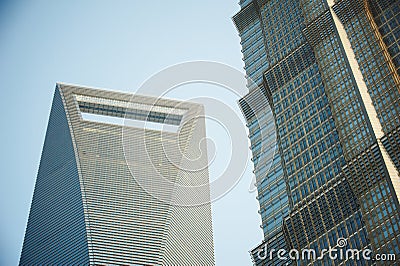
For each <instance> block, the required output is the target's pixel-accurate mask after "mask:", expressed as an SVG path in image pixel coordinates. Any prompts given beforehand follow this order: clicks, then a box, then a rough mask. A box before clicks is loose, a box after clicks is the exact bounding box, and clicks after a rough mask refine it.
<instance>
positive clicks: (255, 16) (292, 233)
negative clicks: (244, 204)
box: [233, 0, 400, 265]
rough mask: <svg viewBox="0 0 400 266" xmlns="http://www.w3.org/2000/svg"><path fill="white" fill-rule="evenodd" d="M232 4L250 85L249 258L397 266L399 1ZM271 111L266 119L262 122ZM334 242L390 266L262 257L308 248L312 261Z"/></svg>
mask: <svg viewBox="0 0 400 266" xmlns="http://www.w3.org/2000/svg"><path fill="white" fill-rule="evenodd" d="M240 6H241V10H240V11H239V12H238V13H237V14H236V15H235V16H234V17H233V20H234V23H235V25H236V27H237V30H238V31H239V35H240V37H241V45H242V53H243V60H244V62H245V71H246V74H247V76H248V78H249V79H251V80H252V81H253V82H254V83H255V85H251V83H250V82H249V93H248V94H247V95H245V96H244V97H243V98H242V99H241V100H240V106H241V109H242V111H243V114H244V116H245V118H246V120H247V125H248V127H249V133H250V135H249V137H250V140H251V149H252V153H253V162H254V173H255V175H256V179H257V183H256V184H257V189H258V197H257V199H258V200H259V203H260V214H261V218H262V225H261V227H262V229H263V232H264V241H263V242H262V243H261V244H260V245H259V246H258V247H256V248H254V249H253V250H252V251H251V254H252V258H253V261H254V262H255V264H256V265H285V264H290V263H294V264H298V265H375V264H376V265H385V263H387V265H394V264H396V263H399V261H400V249H399V247H400V231H399V230H400V229H399V226H400V216H399V215H400V212H399V210H400V208H399V196H400V176H399V171H400V2H399V1H395V0H384V1H378V0H363V1H361V0H336V1H334V0H313V1H308V0H300V1H297V0H286V1H282V0H242V1H240ZM261 106H262V107H261ZM268 109H271V113H272V115H270V116H271V118H267V119H263V117H264V116H268V115H267V114H268V113H269V112H267V111H265V110H268ZM267 127H275V130H276V143H277V144H276V147H268V144H265V143H268V141H271V140H268V139H267V138H268V134H267V135H265V134H264V136H263V135H262V134H260V132H262V131H263V130H265V129H266V128H267ZM260 136H263V137H260ZM263 143H264V144H263ZM260 147H264V148H263V149H260ZM265 147H267V148H265ZM274 148H275V151H274ZM274 152H275V154H274V155H273V162H272V166H271V168H270V169H265V167H264V168H263V166H264V165H265V164H266V162H265V161H263V160H262V158H263V156H270V155H268V154H273V153H274ZM267 168H268V167H267ZM338 239H345V241H346V243H345V246H344V248H346V249H357V250H364V249H371V250H372V252H373V255H372V257H375V256H377V255H378V254H395V255H396V256H397V261H396V262H394V261H391V262H382V261H372V260H367V259H364V258H360V259H357V258H344V259H340V258H337V259H334V260H332V259H330V258H329V257H328V256H322V257H321V259H310V260H298V261H293V262H292V261H291V260H290V258H287V259H286V260H285V259H281V258H277V256H276V254H275V256H273V257H269V256H265V255H266V254H263V253H262V252H260V251H261V250H265V247H266V246H268V248H269V249H270V250H271V249H276V250H278V249H285V250H291V249H296V250H298V251H301V250H302V249H313V250H315V251H316V255H317V256H318V257H320V255H321V251H322V250H324V249H329V248H330V247H331V248H333V247H336V246H338ZM267 255H268V254H267ZM286 257H288V255H287V254H286ZM375 258H376V257H375Z"/></svg>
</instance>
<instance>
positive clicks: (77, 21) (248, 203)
mask: <svg viewBox="0 0 400 266" xmlns="http://www.w3.org/2000/svg"><path fill="white" fill-rule="evenodd" d="M237 2H238V0H225V1H215V0H214V1H212V0H203V1H161V0H155V1H135V0H113V1H111V0H107V1H106V0H87V1H77V0H68V1H50V0H36V1H27V0H26V1H25V0H14V1H11V0H10V1H7V0H5V1H4V0H3V1H1V0H0V81H1V82H0V84H1V97H0V101H1V104H0V108H1V112H0V117H1V124H2V130H1V131H0V137H1V139H2V140H3V142H2V152H1V153H0V154H1V155H0V156H1V158H0V162H1V164H2V165H1V166H2V172H3V174H2V175H1V177H0V265H16V264H17V263H18V260H19V255H20V251H21V247H22V241H23V237H24V231H25V227H26V222H27V217H28V213H29V207H30V202H31V198H32V193H33V188H34V183H35V179H36V173H37V169H38V165H39V160H40V154H41V149H42V145H43V141H44V136H45V131H46V126H47V121H48V116H49V111H50V106H51V100H52V96H53V92H54V88H55V84H56V82H59V81H61V82H66V83H74V84H81V85H85V86H90V87H92V86H93V87H101V88H109V89H115V90H120V91H131V92H133V91H135V90H136V89H138V88H139V87H140V85H141V84H142V83H143V82H144V81H145V80H146V79H148V78H149V77H151V76H152V75H153V74H155V73H157V72H158V71H160V70H162V69H164V68H166V67H168V66H170V65H174V64H177V63H181V62H185V61H192V60H211V61H217V62H221V63H225V64H227V65H230V66H232V67H235V68H237V69H239V70H242V68H243V62H242V60H241V58H242V55H241V52H240V49H241V47H240V39H239V37H238V35H237V32H236V29H235V27H234V25H233V23H232V21H231V17H232V15H234V14H235V13H236V12H237V11H238V10H239V6H238V3H237ZM195 87H196V90H200V86H199V85H197V86H195ZM182 89H185V86H183V87H182ZM192 91H193V90H192ZM187 92H188V91H187V90H186V91H184V90H182V91H181V93H179V92H176V93H174V94H173V95H172V96H173V97H175V98H183V99H184V98H186V97H188V95H187ZM213 92H215V90H213V89H210V88H209V87H208V88H206V87H205V88H204V90H203V91H202V94H199V96H207V95H208V94H207V93H210V95H209V96H210V97H220V98H221V97H222V100H224V101H226V104H228V105H230V106H232V108H233V109H235V110H236V111H237V112H238V109H237V107H236V103H235V102H236V100H238V99H237V98H235V97H233V96H232V95H230V96H224V94H223V93H221V94H215V95H211V94H212V93H213ZM221 95H222V96H221ZM191 96H196V95H191ZM220 100H221V99H220ZM213 128H214V127H213V126H212V125H211V126H210V127H209V128H208V133H209V134H211V135H214V136H216V137H215V138H216V140H217V141H216V142H218V139H219V140H220V141H221V142H222V145H225V144H224V141H225V140H224V139H223V138H225V134H224V133H223V132H222V133H218V129H215V131H213ZM210 130H211V131H210ZM234 141H238V140H234ZM241 141H247V140H241ZM216 145H217V146H218V143H216ZM251 170H252V166H251V165H249V166H248V167H247V170H246V172H245V175H244V176H243V178H242V180H241V181H240V183H239V184H238V185H237V186H236V187H235V188H234V189H233V190H232V191H231V192H230V193H229V194H227V195H226V196H225V197H223V198H222V199H220V200H218V201H217V202H214V203H213V223H214V241H215V254H216V262H217V265H221V266H223V265H251V260H250V257H249V254H248V250H249V249H251V248H252V247H254V246H255V245H256V244H257V243H258V242H259V241H260V240H261V238H262V233H261V229H260V228H259V224H260V218H259V215H258V213H257V209H258V204H257V201H256V200H255V197H256V194H255V193H253V194H251V193H249V192H248V188H249V184H250V182H251V179H252V174H251ZM210 172H211V175H213V173H217V172H218V169H214V170H211V171H210ZM213 178H215V176H211V179H213Z"/></svg>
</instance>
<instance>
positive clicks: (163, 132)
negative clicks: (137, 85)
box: [20, 84, 214, 265]
mask: <svg viewBox="0 0 400 266" xmlns="http://www.w3.org/2000/svg"><path fill="white" fill-rule="evenodd" d="M124 118H125V120H124ZM121 121H122V122H124V121H125V123H121ZM204 137H205V123H204V109H203V106H202V105H199V104H195V103H189V102H178V101H173V100H166V99H156V98H153V97H147V96H146V97H145V96H139V95H134V96H132V95H130V94H126V93H119V92H111V91H104V90H98V89H90V88H84V87H77V86H72V85H66V84H57V86H56V90H55V94H54V99H53V104H52V108H51V113H50V118H49V124H48V128H47V133H46V138H45V142H44V147H43V152H42V157H41V161H40V166H39V171H38V175H37V180H36V185H35V190H34V195H33V199H32V205H31V210H30V214H29V219H28V225H27V229H26V234H25V239H24V243H23V248H22V254H21V258H20V265H214V253H213V252H214V251H213V234H212V220H211V205H210V203H209V198H210V195H209V189H203V190H198V191H197V193H196V194H194V193H193V194H189V195H187V193H185V189H180V188H182V187H183V185H186V186H189V185H191V186H200V185H204V187H205V188H208V182H209V180H208V169H207V168H206V167H205V168H199V169H196V171H194V170H193V169H188V168H187V167H186V166H185V165H184V164H185V163H184V161H185V160H184V158H186V159H193V158H198V157H199V152H200V150H199V143H201V145H203V144H202V142H200V140H201V139H203V138H204ZM201 148H202V152H203V153H204V152H205V151H206V147H204V146H201ZM165 150H168V151H167V152H166V151H165ZM200 157H202V156H200ZM205 158H206V153H205ZM201 160H202V159H201ZM180 162H183V163H180ZM166 181H168V182H166ZM198 198H201V199H202V202H201V204H200V202H199V201H196V199H198ZM207 198H208V201H206V199H207ZM204 202H205V203H204Z"/></svg>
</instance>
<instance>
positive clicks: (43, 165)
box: [20, 90, 89, 265]
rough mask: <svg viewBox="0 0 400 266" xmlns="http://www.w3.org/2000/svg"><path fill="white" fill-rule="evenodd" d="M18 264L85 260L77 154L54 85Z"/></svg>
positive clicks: (86, 260)
mask: <svg viewBox="0 0 400 266" xmlns="http://www.w3.org/2000/svg"><path fill="white" fill-rule="evenodd" d="M20 265H89V253H88V245H87V232H86V226H85V219H84V212H83V204H82V194H81V188H80V184H79V175H78V169H77V164H76V157H75V152H74V148H73V143H72V139H71V134H70V131H69V125H68V121H67V117H66V112H65V108H64V104H63V101H62V98H61V95H60V92H59V90H56V91H55V94H54V99H53V105H52V108H51V113H50V118H49V124H48V127H47V133H46V139H45V142H44V146H43V151H42V157H41V160H40V166H39V172H38V175H37V179H36V185H35V191H34V194H33V199H32V205H31V210H30V214H29V220H28V226H27V229H26V233H25V239H24V244H23V248H22V253H21V259H20Z"/></svg>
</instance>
